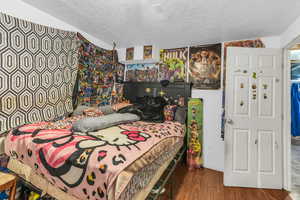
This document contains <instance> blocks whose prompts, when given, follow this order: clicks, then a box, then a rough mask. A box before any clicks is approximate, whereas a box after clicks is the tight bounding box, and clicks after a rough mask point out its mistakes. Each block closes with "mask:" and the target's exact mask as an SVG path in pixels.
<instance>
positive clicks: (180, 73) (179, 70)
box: [159, 48, 188, 82]
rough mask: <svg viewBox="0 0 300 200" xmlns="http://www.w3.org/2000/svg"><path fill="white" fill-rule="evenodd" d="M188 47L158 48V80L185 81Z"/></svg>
mask: <svg viewBox="0 0 300 200" xmlns="http://www.w3.org/2000/svg"><path fill="white" fill-rule="evenodd" d="M187 57H188V48H176V49H162V50H160V63H159V80H169V81H170V82H174V81H185V79H186V75H185V71H186V68H187Z"/></svg>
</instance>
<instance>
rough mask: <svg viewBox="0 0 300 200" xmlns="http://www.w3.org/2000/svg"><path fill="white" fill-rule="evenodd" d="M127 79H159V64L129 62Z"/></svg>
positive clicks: (146, 80) (142, 80)
mask: <svg viewBox="0 0 300 200" xmlns="http://www.w3.org/2000/svg"><path fill="white" fill-rule="evenodd" d="M125 80H126V81H128V82H156V81H158V64H156V63H146V64H128V65H126V74H125Z"/></svg>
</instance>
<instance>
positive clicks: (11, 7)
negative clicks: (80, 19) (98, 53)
mask: <svg viewBox="0 0 300 200" xmlns="http://www.w3.org/2000/svg"><path fill="white" fill-rule="evenodd" d="M0 12H2V13H4V14H8V15H11V16H13V17H17V18H20V19H24V20H28V21H30V22H34V23H38V24H42V25H45V26H50V27H54V28H58V29H63V30H68V31H74V32H80V33H81V34H82V35H83V36H84V37H85V38H86V39H88V40H89V41H91V42H93V43H94V44H96V45H97V46H100V47H102V48H105V49H111V48H112V46H111V45H109V44H107V43H105V42H103V41H101V40H100V39H98V38H95V37H93V36H91V35H89V34H87V33H85V32H84V31H81V30H79V29H78V28H76V27H74V26H72V25H70V24H67V23H66V22H63V21H61V20H59V19H57V18H55V17H53V16H51V15H49V14H47V13H45V12H43V11H41V10H39V9H37V8H35V7H32V6H31V5H28V4H26V3H24V2H23V1H21V0H1V4H0Z"/></svg>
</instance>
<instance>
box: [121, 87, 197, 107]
mask: <svg viewBox="0 0 300 200" xmlns="http://www.w3.org/2000/svg"><path fill="white" fill-rule="evenodd" d="M148 88H150V92H149V89H148ZM191 88H192V84H191V83H185V82H175V83H169V84H168V85H167V86H166V87H163V86H161V84H160V83H158V82H125V83H124V97H125V98H126V99H128V100H129V101H135V99H136V97H143V96H154V97H156V96H159V95H160V94H159V93H160V91H163V92H164V93H165V96H168V97H173V98H174V99H175V98H177V97H178V96H183V97H184V99H185V105H187V102H188V99H189V97H191ZM147 90H148V92H146V91H147Z"/></svg>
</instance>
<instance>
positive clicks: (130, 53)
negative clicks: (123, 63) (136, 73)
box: [126, 47, 134, 60]
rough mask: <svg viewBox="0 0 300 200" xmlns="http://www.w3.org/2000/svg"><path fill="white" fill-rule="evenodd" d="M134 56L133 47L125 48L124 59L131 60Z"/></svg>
mask: <svg viewBox="0 0 300 200" xmlns="http://www.w3.org/2000/svg"><path fill="white" fill-rule="evenodd" d="M133 58H134V48H133V47H131V48H127V49H126V60H133Z"/></svg>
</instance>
